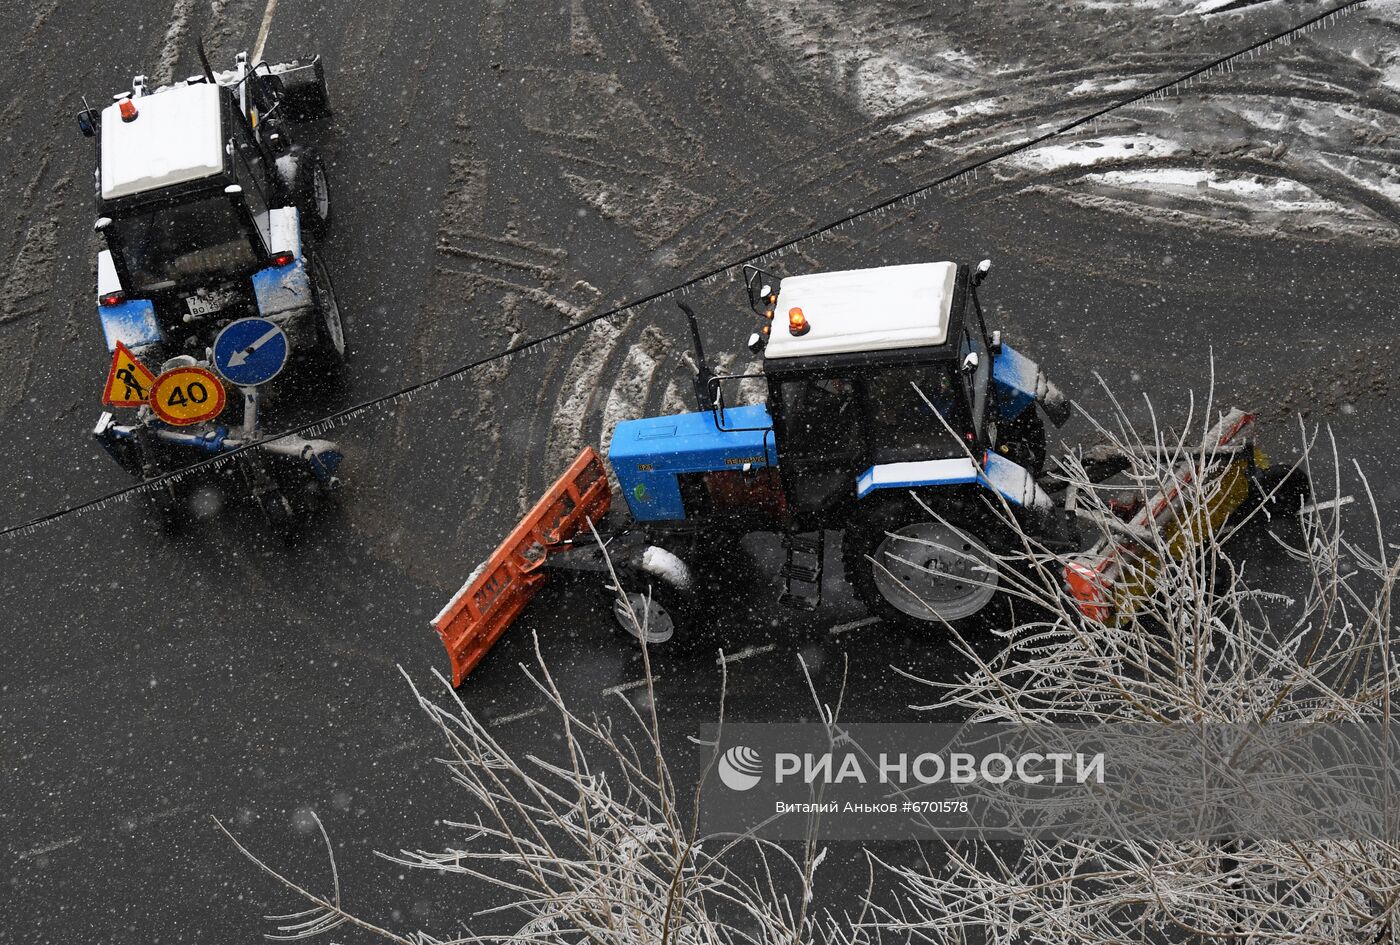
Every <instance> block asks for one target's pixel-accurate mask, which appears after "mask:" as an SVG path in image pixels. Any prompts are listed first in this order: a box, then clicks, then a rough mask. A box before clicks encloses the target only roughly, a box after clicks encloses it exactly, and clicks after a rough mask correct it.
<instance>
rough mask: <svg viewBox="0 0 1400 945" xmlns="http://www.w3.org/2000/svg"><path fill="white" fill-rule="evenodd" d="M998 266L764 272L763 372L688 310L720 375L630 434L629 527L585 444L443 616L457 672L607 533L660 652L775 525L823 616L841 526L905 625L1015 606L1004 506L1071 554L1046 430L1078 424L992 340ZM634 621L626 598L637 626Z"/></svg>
mask: <svg viewBox="0 0 1400 945" xmlns="http://www.w3.org/2000/svg"><path fill="white" fill-rule="evenodd" d="M989 270H990V263H989V262H983V263H981V264H980V265H978V266H976V267H969V266H967V265H964V264H959V263H954V262H931V263H918V264H913V265H902V266H886V267H881V268H875V269H859V270H847V271H840V272H824V273H814V274H808V275H797V276H789V277H786V278H779V277H778V276H776V275H773V274H772V273H769V272H765V271H763V270H761V269H758V268H756V267H751V266H750V267H746V268H745V270H744V276H745V283H746V286H747V290H748V295H749V301H750V304H751V305H752V307H753V308H754V310H755V312H756V313H757V315H758V316H759V318H760V320H761V321H760V329H759V331H757V332H755V333H754V334H753V336H752V337H751V338H750V348H751V349H752V350H754V351H755V352H761V354H762V359H763V361H762V372H761V373H760V374H758V375H754V376H747V375H728V376H725V375H719V374H716V373H715V372H714V371H712V370H711V369H710V368H709V367H708V366H707V362H706V360H705V355H704V351H703V349H702V347H701V344H700V333H699V328H698V324H697V322H696V317H695V314H694V312H693V311H691V310H690V308H689V307H688V306H686V305H684V304H682V305H681V308H682V309H683V310H684V311H685V313H686V315H687V317H688V319H689V320H690V325H691V331H692V335H693V339H694V343H695V348H696V359H697V364H698V365H699V368H698V372H697V376H696V378H695V398H696V407H697V409H696V411H695V412H694V413H685V414H680V415H676V416H662V417H647V418H644V419H638V420H631V421H626V422H623V423H620V424H618V426H617V428H616V431H615V432H614V434H613V437H612V441H611V445H610V447H609V449H608V465H610V466H611V469H612V472H613V474H614V476H615V479H616V483H617V486H618V487H619V489H620V492H621V495H622V496H623V498H624V499H625V501H626V506H627V513H626V514H625V515H620V516H619V515H614V516H612V517H610V518H609V517H605V515H604V513H605V512H606V510H607V508H608V505H609V502H610V499H611V490H610V484H609V481H608V477H607V474H606V469H605V468H604V466H603V464H602V462H601V460H600V459H599V458H598V457H597V456H596V454H594V453H593V452H592V450H584V452H583V453H582V454H581V455H580V456H579V458H578V460H576V461H575V463H574V465H573V466H572V467H571V468H570V469H569V470H568V471H567V472H566V473H565V474H564V476H563V477H561V479H560V480H559V481H558V482H557V483H556V484H555V486H554V487H553V488H552V489H551V490H550V491H549V493H547V494H546V495H545V497H544V498H543V499H541V501H540V503H539V504H537V505H536V506H535V508H534V509H533V510H532V511H531V513H530V514H529V515H528V516H527V517H526V518H525V519H524V520H523V521H522V522H521V523H520V525H519V526H518V527H517V528H516V530H515V532H513V533H512V535H511V536H510V537H509V538H508V539H507V540H506V541H505V542H504V543H503V544H502V545H501V546H500V548H498V550H497V551H496V553H495V554H494V555H493V556H492V557H491V558H490V559H488V560H487V561H486V562H484V563H483V565H482V566H481V567H479V568H478V569H477V570H476V571H475V572H474V573H473V574H472V576H471V578H470V579H469V580H468V581H467V584H466V585H465V586H464V587H463V588H462V590H461V591H460V592H459V593H458V594H457V595H456V596H455V597H453V599H452V600H451V601H450V602H449V603H448V605H447V606H446V607H445V608H444V609H443V611H442V612H441V613H440V614H439V615H438V617H437V618H436V619H435V620H434V627H435V629H437V631H438V632H439V634H440V635H441V636H442V637H443V641H444V643H445V644H446V646H447V649H448V652H449V654H450V655H451V657H452V661H453V671H454V672H453V674H454V679H455V680H456V681H457V682H460V681H461V680H462V679H463V678H464V677H465V675H466V673H467V672H470V670H471V668H472V667H473V666H475V665H476V662H477V661H479V660H480V658H481V657H482V656H483V655H484V653H485V651H486V649H488V648H489V647H490V646H491V645H492V644H493V643H494V642H495V640H496V639H497V638H498V637H499V636H500V634H501V633H502V632H503V631H504V629H505V627H506V626H508V625H509V623H510V622H511V621H512V620H514V619H515V617H516V616H517V615H518V614H519V612H520V611H521V610H522V609H523V608H524V606H525V604H526V603H527V602H528V600H529V598H530V597H531V596H533V594H534V593H535V591H536V590H537V588H538V586H539V584H540V583H541V582H542V581H543V577H544V574H545V573H546V571H547V570H548V569H550V568H557V567H565V568H570V569H585V570H588V569H592V570H603V569H605V568H606V567H607V566H608V562H607V561H603V560H602V555H601V554H600V553H599V552H598V551H597V549H596V546H595V543H593V542H592V541H591V539H590V538H589V536H588V533H587V531H586V528H585V523H586V522H587V521H592V522H594V523H595V524H597V525H598V527H599V529H600V531H603V532H604V533H605V538H606V539H608V553H609V557H610V559H611V565H612V567H614V568H616V569H617V570H619V571H625V572H631V573H632V574H633V575H635V576H636V577H638V578H639V580H637V581H633V582H631V583H632V585H633V586H634V587H636V590H635V591H634V592H632V594H631V598H630V601H629V602H630V604H631V605H632V608H633V610H634V611H635V612H638V613H642V614H644V617H645V619H644V620H643V621H642V622H643V623H644V624H645V626H646V628H647V631H646V632H647V637H648V642H651V643H660V642H663V641H665V640H666V639H668V638H670V636H671V635H672V634H673V633H674V632H675V631H676V628H677V626H678V625H679V624H680V623H681V622H682V620H683V617H684V615H685V613H686V611H687V609H688V604H687V600H686V598H687V596H688V595H692V594H694V593H695V591H696V589H697V588H698V587H700V586H701V584H702V580H703V576H704V574H705V573H707V572H710V573H712V572H713V571H714V569H715V568H717V567H718V568H723V560H724V559H725V558H727V557H728V556H729V554H730V551H731V550H732V549H733V548H734V547H735V543H734V541H733V540H734V539H735V538H737V537H739V536H742V535H743V534H745V533H748V532H754V531H771V532H776V533H778V534H779V535H781V536H782V542H783V546H784V549H785V556H786V557H785V561H784V564H783V566H782V571H781V573H782V584H783V589H782V591H781V600H782V601H783V602H784V603H786V604H788V605H791V606H794V607H798V608H802V609H813V608H815V607H816V606H817V605H818V603H819V602H820V596H821V586H822V571H823V566H824V564H825V561H826V556H827V553H828V551H827V541H826V536H827V533H828V532H834V531H841V532H842V536H843V537H842V540H841V555H842V559H843V563H844V570H845V574H846V577H847V579H848V580H849V581H850V583H851V584H852V586H853V588H854V590H855V591H856V593H857V595H858V596H859V597H860V598H861V599H862V600H863V601H864V602H865V603H866V605H867V606H868V607H869V608H870V610H871V611H872V613H874V614H877V615H878V616H880V617H881V618H883V619H884V620H885V621H886V622H888V623H892V624H899V625H905V626H913V627H919V628H929V627H931V626H939V627H941V626H943V625H945V624H951V625H954V626H960V625H967V624H970V623H973V622H980V621H982V620H985V619H986V611H987V608H988V607H989V606H991V605H992V604H993V601H994V600H996V599H997V597H998V595H997V590H998V571H997V568H996V567H995V565H994V563H993V562H992V558H993V556H994V555H995V554H996V553H997V552H998V551H999V550H1001V547H1000V546H1001V545H1002V544H1003V543H1004V542H1006V541H1009V540H1010V538H1011V536H1010V534H1009V530H1008V529H1007V528H1006V527H1005V524H1004V520H1001V519H999V518H998V517H997V516H996V515H994V514H992V512H991V509H990V508H989V505H988V503H987V501H986V499H987V498H993V499H994V500H998V504H1000V502H999V500H1000V499H1004V500H1005V502H1006V503H1007V504H1009V506H1010V507H1011V508H1012V509H1013V510H1014V514H1015V515H1016V516H1017V517H1018V519H1019V520H1020V522H1021V524H1023V525H1024V526H1025V527H1026V528H1027V529H1028V530H1029V531H1030V532H1031V533H1032V534H1036V535H1043V536H1046V537H1047V538H1048V539H1051V540H1054V539H1055V537H1056V535H1057V532H1058V531H1061V530H1062V529H1063V523H1064V517H1063V515H1061V514H1060V511H1059V510H1058V509H1057V506H1056V504H1055V503H1054V502H1053V501H1052V499H1051V497H1050V495H1049V494H1048V493H1047V492H1046V491H1045V489H1044V488H1042V486H1041V485H1040V484H1039V483H1038V481H1037V480H1038V478H1039V477H1040V475H1041V473H1042V470H1043V468H1044V466H1045V462H1046V433H1045V420H1047V419H1048V420H1049V421H1050V422H1052V423H1053V424H1055V425H1056V426H1060V425H1063V424H1064V423H1065V422H1066V421H1067V420H1068V418H1069V415H1070V409H1071V408H1070V403H1069V401H1068V400H1067V399H1066V397H1065V396H1064V395H1063V394H1062V393H1061V392H1060V391H1059V390H1058V389H1057V388H1056V387H1055V385H1054V384H1052V383H1051V382H1050V381H1049V380H1048V379H1047V378H1046V377H1045V375H1044V373H1043V372H1042V371H1041V369H1040V368H1039V367H1038V366H1037V364H1036V363H1035V362H1034V361H1032V360H1030V359H1029V358H1027V357H1026V356H1025V355H1023V354H1022V353H1020V352H1018V351H1016V350H1015V349H1013V348H1012V347H1011V346H1010V345H1008V344H1005V343H1004V342H1003V341H1002V338H1001V335H1000V332H997V331H989V330H988V328H987V324H986V321H985V318H984V316H983V309H982V306H981V302H980V300H979V298H978V289H979V286H981V284H982V283H983V280H984V279H985V278H986V276H987V274H988V272H989ZM745 381H747V382H748V383H749V384H750V385H752V384H753V383H754V382H755V381H758V382H761V383H762V384H763V385H764V386H765V387H766V395H767V396H766V398H765V400H764V402H762V403H750V404H742V405H730V404H729V403H728V402H727V396H726V395H727V394H728V392H729V391H730V390H732V389H734V388H736V387H737V386H738V385H739V384H741V383H742V382H745ZM916 496H917V498H916ZM925 504H926V505H928V506H929V508H928V509H926V508H925V507H924V505H925ZM929 509H932V510H933V511H934V512H936V513H937V514H936V516H934V515H930V514H929ZM565 552H567V553H565ZM627 583H628V582H627V581H626V580H625V579H624V581H623V584H624V586H625V585H626V584H627ZM648 587H649V588H650V591H649V592H648V590H647V589H648ZM625 611H626V604H625V603H623V599H620V600H619V602H618V604H617V616H618V619H619V623H620V624H621V625H622V626H623V627H624V628H626V627H628V625H629V623H631V621H630V620H629V619H628V618H627V615H626V613H625Z"/></svg>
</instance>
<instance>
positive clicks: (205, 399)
mask: <svg viewBox="0 0 1400 945" xmlns="http://www.w3.org/2000/svg"><path fill="white" fill-rule="evenodd" d="M148 402H149V403H150V405H151V409H152V410H154V411H155V412H156V416H157V417H160V418H161V419H162V420H164V421H165V422H166V423H168V424H170V425H171V426H177V427H187V426H189V425H191V424H194V423H203V422H204V421H205V420H213V419H214V418H215V417H217V416H218V415H219V414H221V413H223V412H224V385H223V382H222V381H220V380H219V379H218V377H216V376H215V375H214V373H213V372H212V371H206V370H205V369H204V368H198V367H178V368H174V369H172V370H169V371H166V372H165V373H164V374H162V375H161V376H160V377H158V378H156V382H155V384H153V385H152V386H151V396H150V399H149V401H148Z"/></svg>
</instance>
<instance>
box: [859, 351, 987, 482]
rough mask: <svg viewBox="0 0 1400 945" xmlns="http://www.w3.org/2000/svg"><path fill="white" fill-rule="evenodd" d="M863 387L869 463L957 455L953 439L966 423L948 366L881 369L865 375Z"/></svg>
mask: <svg viewBox="0 0 1400 945" xmlns="http://www.w3.org/2000/svg"><path fill="white" fill-rule="evenodd" d="M865 387H866V403H867V404H868V411H869V416H870V446H871V451H872V456H871V458H872V460H873V461H874V462H877V463H892V462H907V461H913V460H919V459H938V458H944V457H949V456H961V455H963V451H964V444H963V443H962V442H959V438H960V437H963V436H964V435H965V433H966V432H967V430H968V429H969V427H970V424H969V414H968V409H967V399H966V394H965V393H964V388H963V386H962V384H961V383H959V380H958V377H957V368H956V366H955V365H954V364H952V363H950V362H947V361H944V362H943V363H940V364H910V365H905V366H900V367H889V368H881V369H879V370H877V371H872V372H871V373H870V375H869V376H868V377H867V378H866V383H865ZM935 413H936V414H937V415H935ZM940 417H941V418H942V420H940V419H939V418H940ZM943 421H946V425H945V423H944V422H943ZM949 427H951V428H952V429H951V431H950V430H949Z"/></svg>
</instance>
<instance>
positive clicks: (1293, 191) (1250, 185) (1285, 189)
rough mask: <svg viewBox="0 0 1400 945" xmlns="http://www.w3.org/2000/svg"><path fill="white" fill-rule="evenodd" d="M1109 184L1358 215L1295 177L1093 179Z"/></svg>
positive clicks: (1132, 174)
mask: <svg viewBox="0 0 1400 945" xmlns="http://www.w3.org/2000/svg"><path fill="white" fill-rule="evenodd" d="M1091 179H1092V180H1094V181H1097V182H1099V183H1102V184H1106V185H1108V186H1110V187H1122V188H1141V189H1147V190H1155V191H1163V192H1167V193H1175V194H1182V195H1185V194H1189V195H1192V196H1196V197H1208V198H1214V199H1221V200H1229V201H1232V202H1240V203H1248V204H1251V205H1252V206H1254V207H1255V208H1257V209H1260V210H1268V211H1272V212H1274V213H1290V214H1291V213H1306V214H1334V215H1339V216H1355V215H1356V213H1355V211H1353V210H1351V209H1350V208H1347V207H1344V206H1342V205H1341V204H1339V203H1336V202H1334V201H1332V200H1328V199H1327V198H1325V197H1321V196H1319V195H1318V194H1317V193H1316V192H1315V191H1313V190H1312V189H1311V188H1309V187H1307V186H1305V185H1303V184H1300V183H1298V182H1297V181H1294V180H1286V179H1283V178H1277V177H1258V176H1251V177H1229V176H1225V175H1222V174H1220V173H1218V172H1216V171H1201V170H1188V169H1186V168H1179V167H1170V168H1153V169H1144V170H1132V171H1105V172H1103V173H1101V174H1095V175H1093V177H1092V178H1091Z"/></svg>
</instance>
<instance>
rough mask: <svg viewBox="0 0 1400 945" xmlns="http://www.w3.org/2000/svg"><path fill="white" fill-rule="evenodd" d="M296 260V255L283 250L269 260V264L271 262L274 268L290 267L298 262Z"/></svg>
mask: <svg viewBox="0 0 1400 945" xmlns="http://www.w3.org/2000/svg"><path fill="white" fill-rule="evenodd" d="M296 258H297V254H296V253H293V252H290V251H288V250H283V251H282V252H280V253H273V254H272V258H271V259H269V260H268V262H270V263H271V264H272V265H274V266H290V265H291V264H292V263H293V262H294V261H295V260H296Z"/></svg>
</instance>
